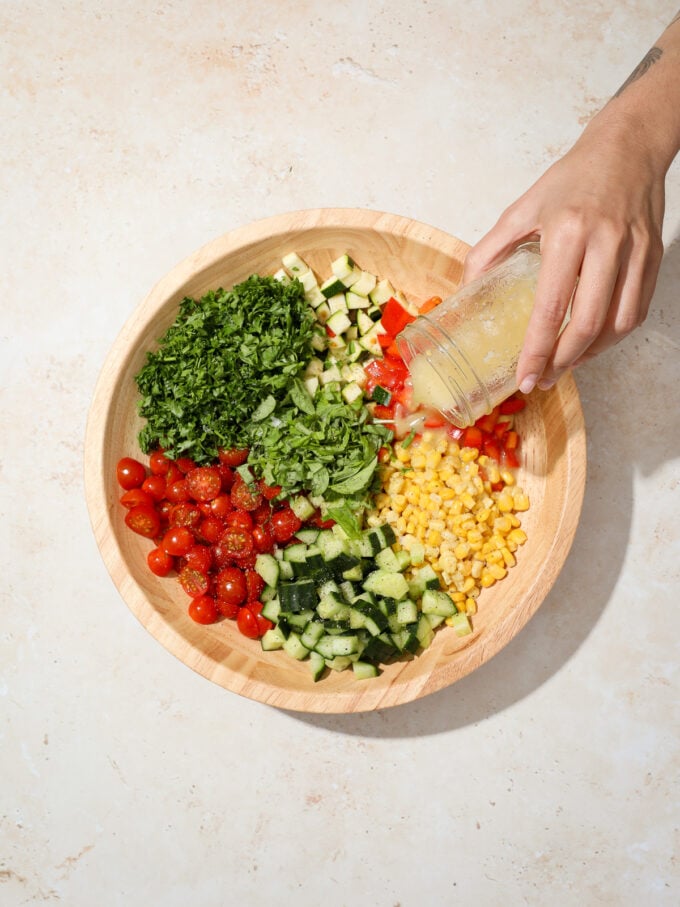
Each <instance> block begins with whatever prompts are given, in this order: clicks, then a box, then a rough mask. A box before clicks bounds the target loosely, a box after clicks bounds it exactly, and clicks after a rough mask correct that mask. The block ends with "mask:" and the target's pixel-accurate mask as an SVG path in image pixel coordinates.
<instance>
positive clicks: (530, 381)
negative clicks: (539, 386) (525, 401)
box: [519, 375, 538, 394]
mask: <svg viewBox="0 0 680 907" xmlns="http://www.w3.org/2000/svg"><path fill="white" fill-rule="evenodd" d="M537 381H538V375H527V376H526V377H525V378H522V381H521V383H520V386H519V389H520V390H521V391H522V393H523V394H530V393H531V391H532V390H533V389H534V388H535V387H536V382H537Z"/></svg>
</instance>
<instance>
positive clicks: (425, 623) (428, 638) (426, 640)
mask: <svg viewBox="0 0 680 907" xmlns="http://www.w3.org/2000/svg"><path fill="white" fill-rule="evenodd" d="M416 636H417V637H418V642H419V643H420V645H421V646H422V647H423V649H427V647H428V646H429V645H430V644H431V642H432V640H433V639H434V630H433V629H432V627H431V626H430V622H429V620H428V619H427V614H423V615H421V617H420V620H419V621H418V627H417V629H416Z"/></svg>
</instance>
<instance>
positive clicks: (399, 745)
mask: <svg viewBox="0 0 680 907" xmlns="http://www.w3.org/2000/svg"><path fill="white" fill-rule="evenodd" d="M676 11H677V9H676V4H674V3H673V2H658V0H656V2H652V0H632V2H629V3H625V4H614V3H605V2H591V3H585V2H569V3H567V2H564V0H561V2H557V3H553V4H543V3H538V2H529V0H519V2H516V3H513V4H501V3H496V4H494V3H490V2H482V0H479V2H471V3H462V2H448V3H447V2H436V0H432V2H413V0H411V2H403V0H396V2H392V3H382V2H380V3H378V2H376V3H371V4H367V3H359V2H354V0H351V2H347V3H345V4H342V5H340V4H328V3H320V2H315V0H307V2H284V0H280V2H273V0H268V2H261V3H253V2H242V3H239V4H234V3H216V2H207V0H206V2H199V0H195V2H192V0H187V2H183V3H180V2H157V3H153V2H148V0H137V2H135V3H131V2H123V0H117V2H110V3H102V2H87V3H85V2H82V3H77V2H70V0H65V2H60V3H58V2H50V0H44V2H35V0H24V2H12V0H5V2H3V3H1V4H0V53H1V60H2V65H1V67H0V79H1V91H0V122H1V123H2V141H0V161H1V163H2V180H1V181H0V224H1V230H2V250H3V251H2V266H1V273H2V311H3V315H4V317H3V319H2V326H1V327H0V370H1V371H0V375H1V378H0V394H1V397H0V400H1V406H0V419H1V420H2V423H1V426H2V427H1V429H0V431H1V435H0V437H1V438H2V445H1V448H0V492H1V494H2V529H3V531H2V538H3V550H4V571H3V582H2V583H1V584H0V597H1V600H2V628H1V634H0V675H1V677H0V704H1V710H0V721H1V725H0V728H1V734H2V737H1V745H0V777H1V778H2V786H1V790H2V794H1V795H0V814H1V816H0V822H1V824H0V902H1V903H2V904H3V905H8V907H18V905H23V904H37V903H43V902H52V901H54V902H61V903H63V904H65V905H69V907H89V905H92V904H98V905H102V907H108V905H126V907H127V905H133V907H136V905H146V904H154V905H155V904H163V905H164V907H184V905H186V904H197V905H201V907H217V905H236V904H238V905H247V907H260V905H271V904H283V903H289V902H291V901H293V900H294V901H295V903H296V904H299V905H301V907H312V905H314V907H316V905H318V904H324V905H328V907H341V905H357V904H358V905H361V907H364V905H366V907H421V905H423V904H428V905H430V904H432V905H458V904H460V905H472V904H474V905H476V907H496V905H499V904H509V905H513V907H514V905H519V904H529V905H539V904H540V905H544V904H550V905H555V907H562V905H579V907H580V905H584V904H586V905H600V904H603V905H604V904H606V905H615V907H622V905H625V907H628V905H631V907H632V905H636V907H637V905H640V904H645V905H655V907H656V905H675V904H677V903H679V902H680V876H679V867H678V857H679V853H680V840H679V834H678V827H679V824H680V809H679V791H678V778H679V777H680V764H679V759H678V750H679V748H678V730H679V727H678V725H679V711H678V687H679V683H680V678H679V675H678V655H679V649H678V638H679V636H680V619H679V617H678V614H679V611H678V588H679V585H680V584H679V582H678V581H679V579H680V575H679V568H678V564H679V563H680V535H679V531H678V494H679V488H678V485H679V479H680V469H679V461H678V451H679V450H680V429H679V424H678V415H677V414H678V391H677V385H676V381H677V378H678V349H679V347H680V317H679V315H678V295H679V290H680V170H679V169H678V162H677V161H676V164H675V165H674V167H673V168H672V169H671V172H670V174H669V177H668V184H667V218H666V224H665V230H664V240H665V243H666V247H667V254H666V258H665V260H664V263H663V266H662V269H661V274H660V277H659V283H658V289H657V293H656V297H655V301H654V304H653V308H652V311H651V314H650V316H649V319H648V321H647V323H646V324H645V325H644V326H643V327H642V328H641V329H639V330H638V331H637V332H636V333H635V334H634V335H632V336H631V337H630V338H628V339H627V340H626V341H625V342H624V343H623V344H621V345H620V346H619V347H618V348H617V349H616V350H613V351H611V352H609V353H607V354H606V355H603V356H601V357H599V358H598V359H597V360H595V361H593V362H591V363H589V364H587V365H586V366H584V367H583V368H582V369H581V370H579V371H578V372H577V375H576V378H577V384H578V387H579V390H580V393H581V396H582V403H583V408H584V413H585V418H586V425H587V431H588V456H589V476H588V484H587V489H586V497H585V502H584V507H583V515H582V519H581V523H580V527H579V530H578V532H577V535H576V539H575V542H574V546H573V549H572V552H571V555H570V557H569V559H568V561H567V564H566V566H565V568H564V570H563V572H562V574H561V576H560V578H559V580H558V582H557V584H556V585H555V587H554V589H553V591H552V592H551V593H550V595H549V596H548V598H547V599H546V601H545V603H544V605H543V606H542V608H541V609H540V611H539V612H538V614H537V616H536V617H535V618H534V619H533V620H532V621H531V623H530V624H529V625H528V626H527V628H526V629H525V630H524V631H523V632H522V633H521V634H520V636H519V637H517V638H516V639H515V641H514V642H513V643H512V644H511V645H509V646H508V647H507V648H506V649H505V650H504V651H503V652H502V653H501V654H500V655H498V656H497V657H496V658H495V659H494V660H493V661H492V662H490V663H489V664H488V665H487V666H485V667H484V668H483V669H481V670H480V671H478V672H477V673H475V674H473V675H472V676H470V677H468V678H467V679H465V680H464V681H462V682H460V683H459V684H457V685H456V686H454V687H453V688H451V689H449V690H446V691H444V692H441V693H437V694H435V695H433V696H431V697H428V698H427V699H425V700H422V701H419V702H417V703H414V704H412V705H410V706H405V707H402V708H398V709H394V710H387V711H385V712H375V713H371V714H366V715H362V716H357V717H344V718H343V717H328V716H327V717H320V716H317V717H304V716H301V715H294V714H288V713H285V712H280V711H276V710H273V709H271V708H268V707H265V706H262V705H260V704H258V703H255V702H251V701H249V700H244V699H241V698H239V697H237V696H235V695H232V694H229V693H227V692H225V691H224V690H222V689H220V688H218V687H216V686H214V685H212V684H210V683H209V682H208V681H206V680H204V679H203V678H201V677H199V676H197V675H195V674H193V673H192V672H191V671H190V670H188V669H187V668H185V667H184V666H182V665H181V664H180V663H179V662H177V661H176V660H175V659H174V658H173V657H172V656H171V655H169V654H168V653H167V652H166V651H165V650H163V649H162V648H161V647H160V646H159V645H158V644H157V643H156V642H155V641H154V640H153V639H152V638H151V637H150V636H149V635H148V634H147V633H146V631H145V630H144V629H143V628H142V627H141V626H139V625H138V623H137V622H136V620H135V619H134V618H133V616H132V615H131V614H130V612H129V611H128V610H127V608H126V606H125V605H124V603H123V602H122V600H121V599H120V597H119V596H118V593H117V592H116V590H115V589H114V587H113V585H112V583H111V581H110V579H109V577H108V574H107V573H106V570H105V568H104V566H103V564H102V562H101V559H100V557H99V554H98V551H97V548H96V545H95V543H94V539H93V537H92V533H91V530H90V525H89V520H88V515H87V512H86V507H85V502H84V498H83V482H82V455H83V435H84V428H85V420H86V416H87V410H88V405H89V401H90V398H91V394H92V391H93V387H94V384H95V381H96V378H97V375H98V371H99V368H100V367H101V364H102V363H103V361H104V358H105V356H106V354H107V351H108V349H109V347H110V345H111V343H112V341H113V339H114V337H115V336H116V334H117V333H118V331H119V330H120V328H121V327H122V325H123V324H124V322H125V321H126V319H127V318H128V316H129V315H130V314H131V313H132V311H133V310H134V308H135V306H136V305H137V304H138V302H139V301H140V300H141V299H142V298H143V297H144V296H145V295H146V293H147V291H148V290H149V289H150V287H151V286H152V285H153V284H154V283H155V282H156V281H157V280H158V279H159V278H160V277H161V276H162V275H163V274H164V273H166V272H167V271H168V270H169V269H170V268H171V267H172V266H173V265H174V264H176V263H177V261H179V260H180V259H182V258H184V257H185V256H186V255H187V254H188V253H189V252H191V251H193V250H194V249H196V248H198V247H199V246H201V245H202V244H203V243H205V242H207V241H208V240H210V239H212V238H214V237H215V236H218V235H220V234H222V233H224V232H225V231H227V230H229V229H231V228H234V227H237V226H240V225H242V224H245V223H248V222H250V221H252V220H254V219H257V218H260V217H264V216H267V215H270V214H275V213H278V212H282V211H287V210H292V209H298V208H305V207H322V206H356V207H368V208H375V209H379V210H385V211H391V212H395V213H398V214H405V215H409V216H412V217H415V218H417V219H418V220H421V221H424V222H427V223H430V224H433V225H435V226H437V227H440V228H442V229H445V230H447V231H449V232H450V233H452V234H454V235H457V236H459V237H461V238H462V239H464V240H466V241H467V242H471V243H472V242H474V241H475V240H476V239H478V238H479V237H480V236H481V235H482V234H483V233H484V232H485V231H486V230H487V229H488V228H489V227H490V226H491V224H492V223H493V221H494V220H495V219H496V217H497V215H498V214H499V213H500V211H501V210H502V208H503V207H505V205H507V204H508V203H509V202H511V201H513V200H514V199H515V198H516V197H517V196H518V195H519V194H520V193H521V192H522V191H524V189H526V188H527V187H528V185H529V184H530V183H531V182H532V181H533V180H534V179H535V178H536V177H537V176H538V175H539V174H540V173H541V172H542V170H543V169H544V168H545V167H546V166H547V165H548V164H549V163H550V162H551V161H553V160H554V159H555V158H556V157H557V156H559V154H560V153H562V152H564V151H565V150H566V149H567V148H568V147H569V145H570V144H571V142H572V141H573V140H574V139H575V138H576V137H577V135H578V134H579V132H580V130H581V129H582V127H583V126H584V125H585V123H586V122H587V121H588V119H589V118H590V117H591V116H592V115H593V113H594V112H595V111H596V110H597V109H598V108H599V107H600V106H601V105H602V104H604V103H605V102H606V100H607V99H608V98H609V97H610V96H611V94H612V93H613V92H614V91H615V90H616V88H617V87H618V86H619V85H620V84H621V83H622V81H623V80H624V79H625V78H626V76H627V75H628V73H629V72H630V71H631V70H632V69H633V67H634V66H635V65H636V63H637V62H638V61H639V59H640V58H641V57H642V56H643V55H644V53H645V52H646V50H647V49H648V48H649V47H650V46H651V45H652V43H653V42H654V40H655V39H656V38H657V36H658V35H659V34H660V32H661V31H662V30H663V28H664V26H665V24H667V23H668V22H669V21H670V19H671V18H672V17H673V15H674V14H675V12H676Z"/></svg>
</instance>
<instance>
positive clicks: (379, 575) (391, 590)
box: [364, 570, 408, 600]
mask: <svg viewBox="0 0 680 907" xmlns="http://www.w3.org/2000/svg"><path fill="white" fill-rule="evenodd" d="M364 589H366V590H367V591H368V592H375V594H376V595H382V596H384V597H386V598H394V599H397V600H399V599H401V598H407V597H408V583H407V582H406V579H405V577H404V575H403V574H402V573H390V572H389V571H388V570H374V571H373V573H369V575H368V576H367V577H366V579H365V580H364Z"/></svg>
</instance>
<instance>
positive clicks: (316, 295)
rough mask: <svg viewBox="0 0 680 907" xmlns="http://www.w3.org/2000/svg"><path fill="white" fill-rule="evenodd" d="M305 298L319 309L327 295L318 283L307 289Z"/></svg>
mask: <svg viewBox="0 0 680 907" xmlns="http://www.w3.org/2000/svg"><path fill="white" fill-rule="evenodd" d="M305 299H306V300H307V302H308V303H309V304H310V305H311V307H312V308H313V309H318V308H319V306H320V305H321V303H322V302H325V301H326V297H325V296H324V295H323V293H322V292H321V290H320V289H319V287H318V286H317V285H316V284H315V285H314V286H313V287H312V289H311V290H307V292H306V293H305Z"/></svg>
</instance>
